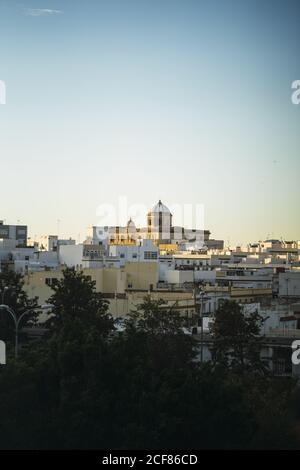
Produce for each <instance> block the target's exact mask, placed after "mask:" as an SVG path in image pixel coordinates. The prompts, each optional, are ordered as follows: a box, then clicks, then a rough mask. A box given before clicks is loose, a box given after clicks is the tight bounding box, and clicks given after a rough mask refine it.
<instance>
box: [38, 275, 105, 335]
mask: <svg viewBox="0 0 300 470" xmlns="http://www.w3.org/2000/svg"><path fill="white" fill-rule="evenodd" d="M95 286H96V283H95V281H91V280H90V278H89V277H88V276H85V275H84V274H83V273H82V272H81V271H76V270H75V269H74V268H67V269H65V270H64V271H63V278H62V279H61V280H60V281H57V282H56V283H55V284H54V285H53V286H52V289H53V290H54V294H53V295H52V296H51V297H50V298H49V300H48V302H49V304H51V305H53V309H52V311H51V313H50V315H49V319H48V321H47V326H48V327H49V328H50V330H51V331H52V333H53V332H59V331H62V329H64V328H65V327H67V328H69V327H70V326H72V325H77V326H79V327H81V328H84V329H85V328H91V327H92V326H95V327H97V328H98V330H99V332H101V334H102V335H103V336H105V335H107V334H109V333H110V332H111V330H112V328H113V320H112V318H111V316H110V315H109V314H108V313H107V310H108V303H107V301H105V300H104V299H103V298H102V295H101V293H99V292H96V287H95Z"/></svg>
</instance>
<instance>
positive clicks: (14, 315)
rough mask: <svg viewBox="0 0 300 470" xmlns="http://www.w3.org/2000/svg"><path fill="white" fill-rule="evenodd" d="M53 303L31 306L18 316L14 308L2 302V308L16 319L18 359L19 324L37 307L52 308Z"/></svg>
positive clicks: (41, 308) (16, 354)
mask: <svg viewBox="0 0 300 470" xmlns="http://www.w3.org/2000/svg"><path fill="white" fill-rule="evenodd" d="M52 307H53V305H51V304H45V305H41V306H38V307H34V308H30V309H28V310H26V311H25V312H23V313H22V315H20V316H19V317H17V315H16V313H15V312H14V311H13V309H12V308H10V307H9V306H8V305H5V304H1V305H0V310H1V309H4V310H6V311H7V312H8V313H9V314H10V316H11V318H12V319H13V321H14V324H15V358H16V359H17V358H18V350H19V326H20V322H21V320H22V318H24V317H25V315H27V314H28V313H30V312H32V311H33V310H36V309H40V310H48V309H49V308H52Z"/></svg>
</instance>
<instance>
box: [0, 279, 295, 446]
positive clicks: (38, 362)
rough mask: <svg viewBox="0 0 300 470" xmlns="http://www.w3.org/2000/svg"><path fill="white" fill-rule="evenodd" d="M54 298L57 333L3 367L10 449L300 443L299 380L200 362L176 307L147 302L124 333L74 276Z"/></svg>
mask: <svg viewBox="0 0 300 470" xmlns="http://www.w3.org/2000/svg"><path fill="white" fill-rule="evenodd" d="M50 302H51V303H52V304H54V306H55V308H54V315H55V316H54V317H53V319H52V320H51V324H50V334H49V337H48V338H45V337H44V338H42V339H41V341H40V342H36V343H33V344H31V345H30V347H28V348H27V349H26V350H24V351H22V354H21V355H20V358H19V359H18V361H16V362H15V361H10V362H9V363H8V364H7V366H5V367H3V368H2V369H1V368H0V416H1V426H0V448H2V449H9V448H11V449H44V448H48V449H211V448H217V449H232V448H239V449H240V448H257V447H259V448H275V449H276V448H297V447H299V438H297V436H296V435H295V432H294V430H295V424H296V423H295V421H294V420H293V419H291V415H290V414H289V409H290V408H289V406H290V403H291V396H292V395H293V389H294V384H293V383H292V381H291V380H290V379H284V380H282V379H276V380H274V378H273V377H271V376H267V377H266V376H264V375H262V374H261V375H259V376H256V380H253V376H252V375H251V373H250V371H249V373H248V374H237V373H236V371H235V370H233V369H231V368H228V369H227V368H224V367H215V366H214V365H213V364H211V363H204V364H199V363H198V362H197V361H196V360H195V359H196V358H195V345H194V342H193V340H192V338H191V336H189V335H186V334H184V333H183V330H182V326H183V322H184V320H183V319H182V317H180V315H178V314H177V313H176V310H175V309H170V308H169V307H167V305H165V304H164V303H162V302H160V301H158V302H156V301H152V300H151V299H150V298H146V299H145V300H144V302H143V303H142V304H141V305H140V306H138V307H137V309H136V311H135V312H132V313H131V314H130V315H129V318H128V319H127V320H126V321H125V329H124V330H123V331H117V330H114V329H113V327H112V323H113V322H112V319H111V318H110V317H109V315H108V314H107V304H106V303H105V302H103V300H102V299H101V296H100V295H98V294H96V292H95V286H94V283H92V282H91V281H90V280H89V279H88V278H86V277H85V276H83V274H82V273H80V272H77V271H74V270H66V271H65V272H64V277H63V279H62V280H61V281H60V282H59V283H58V284H57V285H56V286H55V289H54V294H53V296H52V297H51V299H50ZM226 331H227V330H226Z"/></svg>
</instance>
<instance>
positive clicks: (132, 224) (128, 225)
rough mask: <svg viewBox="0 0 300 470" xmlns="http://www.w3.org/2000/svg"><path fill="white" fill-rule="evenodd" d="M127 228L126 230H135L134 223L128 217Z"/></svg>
mask: <svg viewBox="0 0 300 470" xmlns="http://www.w3.org/2000/svg"><path fill="white" fill-rule="evenodd" d="M127 228H128V229H135V223H134V222H133V220H132V218H131V217H130V219H129V220H128V222H127Z"/></svg>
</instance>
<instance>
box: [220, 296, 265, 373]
mask: <svg viewBox="0 0 300 470" xmlns="http://www.w3.org/2000/svg"><path fill="white" fill-rule="evenodd" d="M262 323H263V319H262V317H261V316H260V315H259V314H258V313H257V312H254V313H251V314H248V315H246V314H245V313H244V312H243V310H242V307H241V306H240V305H239V304H238V303H236V302H235V301H229V300H226V301H225V302H223V303H222V305H221V306H220V307H219V309H218V310H217V312H216V314H215V321H214V322H213V325H212V327H211V332H212V335H213V348H212V353H213V360H214V362H215V363H216V364H221V365H223V366H225V367H226V368H228V369H231V370H234V371H236V372H238V373H244V372H246V371H250V372H251V373H254V372H257V373H266V371H267V368H266V365H265V363H264V361H263V360H262V359H261V356H260V353H261V342H262V337H261V335H260V330H261V325H262Z"/></svg>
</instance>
